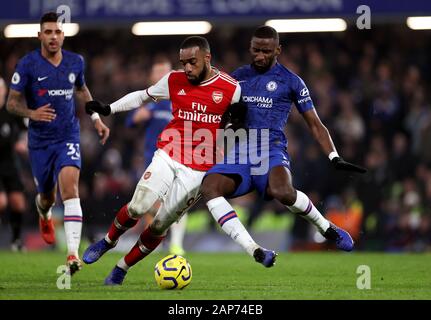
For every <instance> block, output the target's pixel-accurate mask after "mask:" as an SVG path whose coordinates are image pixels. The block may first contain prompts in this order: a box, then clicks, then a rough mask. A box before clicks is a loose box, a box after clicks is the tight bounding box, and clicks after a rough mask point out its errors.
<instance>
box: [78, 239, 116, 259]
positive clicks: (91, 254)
mask: <svg viewBox="0 0 431 320" xmlns="http://www.w3.org/2000/svg"><path fill="white" fill-rule="evenodd" d="M114 246H115V245H112V244H109V243H108V242H107V241H106V240H105V239H102V240H99V241H97V242H95V243H93V244H92V245H90V246H89V247H88V248H87V250H85V252H84V255H83V256H82V260H83V261H84V262H85V263H86V264H91V263H94V262H96V261H97V260H99V259H100V257H101V256H103V255H104V254H105V252H106V251H108V250H110V249H112V248H113V247H114Z"/></svg>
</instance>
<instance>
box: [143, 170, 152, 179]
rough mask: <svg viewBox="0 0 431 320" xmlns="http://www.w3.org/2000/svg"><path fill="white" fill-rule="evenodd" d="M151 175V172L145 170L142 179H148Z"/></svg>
mask: <svg viewBox="0 0 431 320" xmlns="http://www.w3.org/2000/svg"><path fill="white" fill-rule="evenodd" d="M150 177H151V172H149V171H147V172H145V173H144V180H148V179H149V178H150Z"/></svg>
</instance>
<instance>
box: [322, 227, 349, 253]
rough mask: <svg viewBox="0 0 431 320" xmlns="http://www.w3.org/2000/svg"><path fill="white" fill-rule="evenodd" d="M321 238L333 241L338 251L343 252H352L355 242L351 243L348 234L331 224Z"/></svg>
mask: <svg viewBox="0 0 431 320" xmlns="http://www.w3.org/2000/svg"><path fill="white" fill-rule="evenodd" d="M323 236H324V237H325V238H326V239H328V240H331V241H335V245H336V246H337V248H338V249H340V250H343V251H352V250H353V246H354V244H355V242H354V241H353V239H352V237H351V236H350V234H349V233H348V232H347V231H346V230H343V229H341V228H339V227H337V226H336V225H335V224H333V223H331V226H330V227H329V228H328V230H326V231H325V233H324V234H323Z"/></svg>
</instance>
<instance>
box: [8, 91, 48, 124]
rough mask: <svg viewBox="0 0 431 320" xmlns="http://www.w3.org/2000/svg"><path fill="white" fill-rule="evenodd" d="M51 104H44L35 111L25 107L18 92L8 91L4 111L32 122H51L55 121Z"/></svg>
mask: <svg viewBox="0 0 431 320" xmlns="http://www.w3.org/2000/svg"><path fill="white" fill-rule="evenodd" d="M50 106H51V104H49V103H48V104H45V105H43V106H41V107H39V108H37V109H35V110H32V109H29V108H28V107H27V102H26V100H25V97H24V94H23V93H22V92H20V91H17V90H14V89H10V90H9V96H8V99H7V103H6V109H7V111H9V112H10V113H12V114H14V115H17V116H19V117H24V118H30V119H31V120H33V121H44V122H51V121H52V120H54V119H55V117H56V115H55V110H54V109H53V108H51V107H50Z"/></svg>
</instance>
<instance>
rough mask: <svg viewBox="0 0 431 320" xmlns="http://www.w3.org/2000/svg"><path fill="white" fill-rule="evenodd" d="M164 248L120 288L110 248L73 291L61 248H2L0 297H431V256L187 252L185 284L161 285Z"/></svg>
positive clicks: (83, 273)
mask: <svg viewBox="0 0 431 320" xmlns="http://www.w3.org/2000/svg"><path fill="white" fill-rule="evenodd" d="M165 255H166V254H163V253H156V254H153V255H150V256H149V257H147V258H146V259H145V260H143V261H141V262H140V263H139V264H138V265H136V266H135V267H134V268H132V269H131V270H130V272H129V274H128V275H127V277H126V280H125V283H124V284H123V286H120V287H106V286H104V285H103V280H104V278H105V277H106V275H107V274H108V273H109V272H110V270H111V268H112V267H113V266H114V264H115V263H116V261H117V260H118V259H119V258H120V257H121V255H120V254H116V253H115V254H114V253H108V254H106V255H105V256H104V257H103V258H102V259H101V260H100V261H98V262H97V263H95V264H93V265H85V266H84V268H83V269H82V270H81V271H80V272H79V273H77V274H76V275H75V276H74V277H73V278H72V283H71V289H70V290H67V289H64V290H60V289H58V288H57V285H56V283H57V278H58V277H59V276H60V274H57V273H56V272H57V267H58V266H59V265H61V264H63V263H64V259H65V255H64V254H60V253H58V252H38V253H26V254H17V253H10V252H5V251H4V252H0V267H1V272H0V299H1V300H8V299H13V300H16V299H32V300H33V299H48V300H49V299H55V300H61V299H84V300H85V299H109V300H110V299H115V300H119V299H128V300H134V299H139V300H152V299H156V300H183V299H197V300H200V299H204V300H219V299H223V300H231V299H235V300H248V299H256V300H265V299H272V300H287V299H307V300H308V299H330V300H332V299H337V300H338V299H431V286H430V284H431V273H430V272H429V266H431V254H429V253H428V254H383V253H351V254H345V253H335V252H319V253H287V252H282V253H281V254H280V255H279V256H278V258H277V264H276V265H275V267H273V268H270V269H265V268H264V267H263V266H261V265H259V264H257V263H255V262H254V261H253V260H252V258H250V257H249V256H248V255H246V254H245V253H188V254H187V255H185V257H186V258H187V259H188V260H189V262H190V264H191V266H192V269H193V278H192V282H191V284H190V285H189V286H188V287H187V288H185V289H184V290H161V289H159V288H158V287H157V286H156V283H155V280H154V276H153V272H154V271H153V270H154V265H155V264H156V262H157V261H158V260H159V259H161V258H162V257H163V256H165ZM360 265H367V266H369V267H370V271H371V288H370V289H363V290H360V289H358V288H357V279H358V277H360V276H361V274H359V273H357V269H358V266H360Z"/></svg>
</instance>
